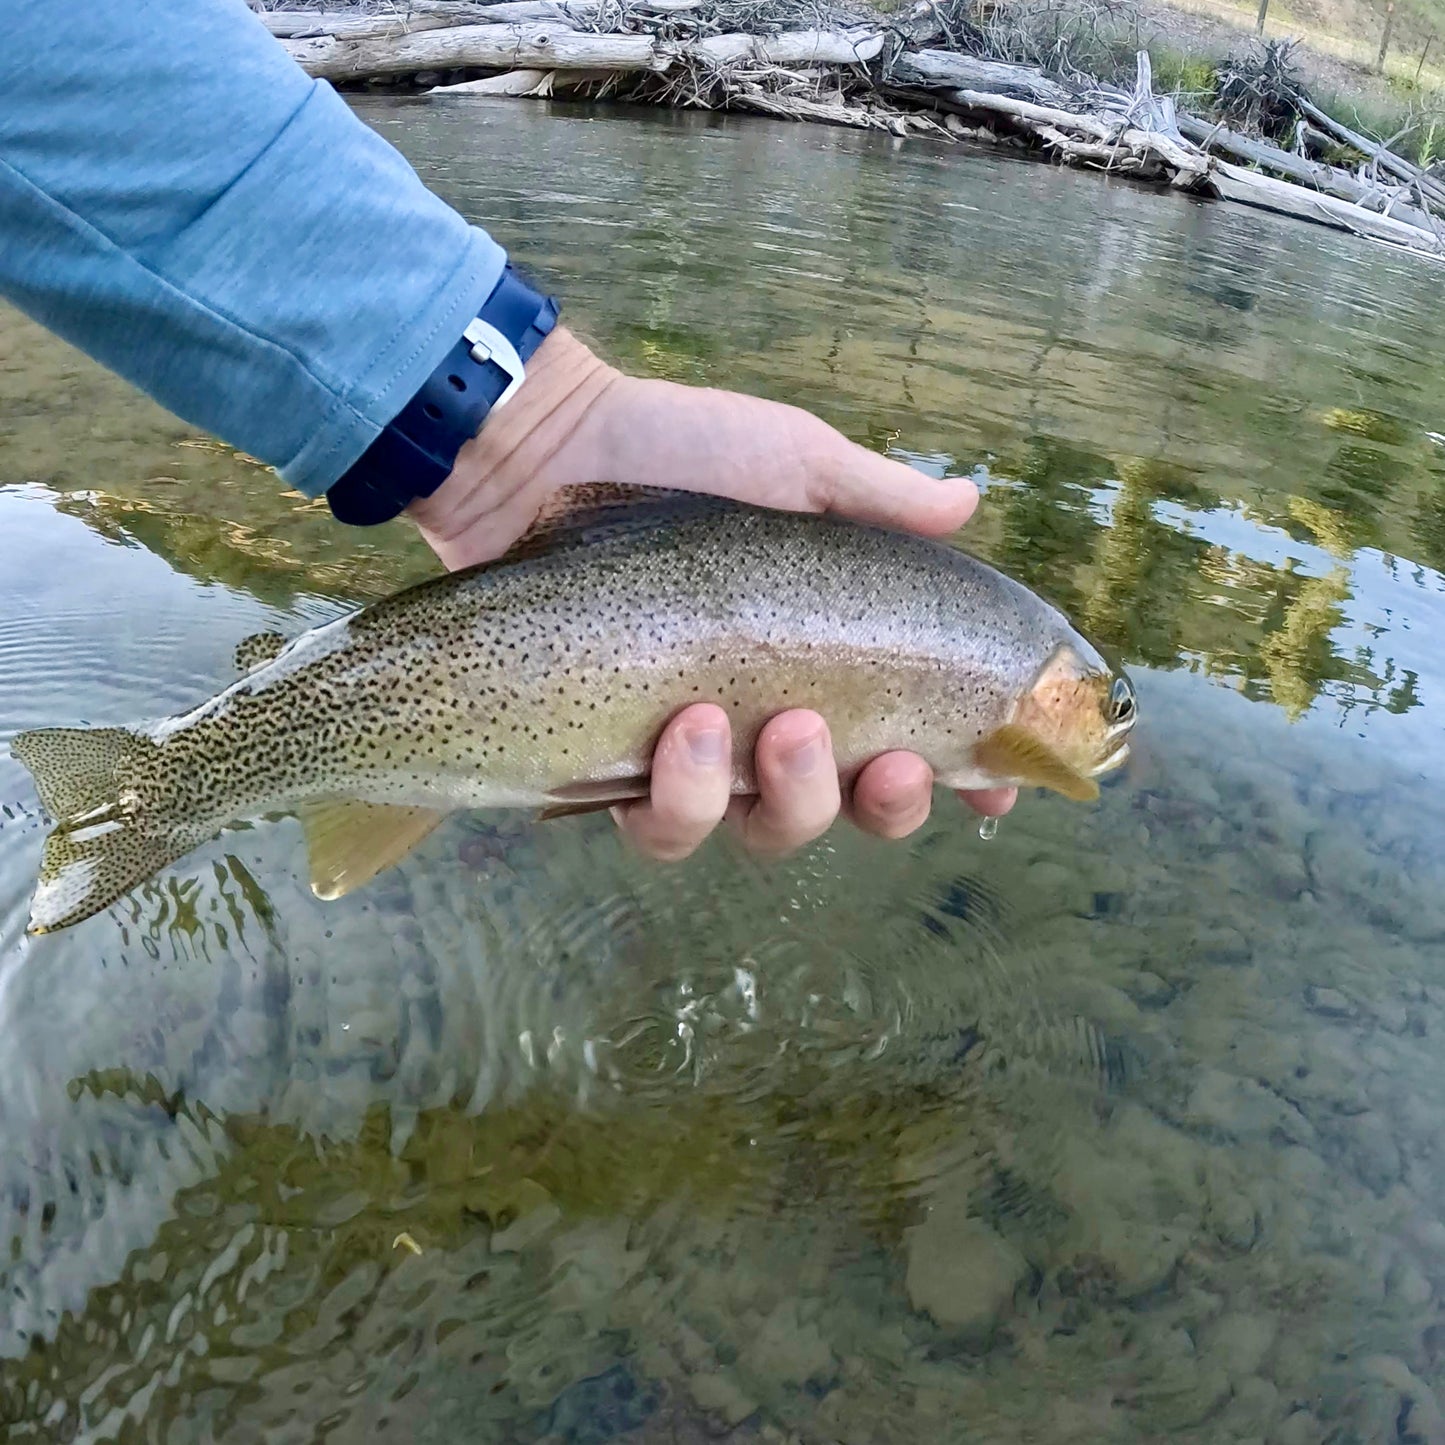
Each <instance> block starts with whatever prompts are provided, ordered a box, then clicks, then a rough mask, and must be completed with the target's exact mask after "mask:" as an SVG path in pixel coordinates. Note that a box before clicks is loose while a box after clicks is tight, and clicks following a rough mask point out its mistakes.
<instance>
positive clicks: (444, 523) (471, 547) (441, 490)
mask: <svg viewBox="0 0 1445 1445" xmlns="http://www.w3.org/2000/svg"><path fill="white" fill-rule="evenodd" d="M621 380H623V377H622V374H621V373H620V372H619V371H617V370H616V368H614V367H611V366H609V365H607V363H606V362H604V361H602V360H601V358H599V357H598V356H596V355H595V354H594V353H593V352H592V351H591V350H590V349H589V348H588V347H586V346H585V345H584V344H583V343H582V342H581V341H579V340H578V339H577V338H576V337H575V336H574V335H572V333H571V332H570V331H568V330H567V329H566V328H565V327H562V326H557V327H554V328H553V330H552V332H551V334H550V335H549V336H548V337H547V338H546V340H545V341H543V342H542V344H541V346H539V347H538V348H537V350H536V352H535V353H533V355H532V358H531V360H530V361H529V362H528V363H527V374H526V379H525V380H524V381H523V382H522V385H521V386H520V387H519V388H518V390H517V392H516V393H515V395H513V396H512V397H511V398H510V399H509V400H508V401H507V403H506V404H505V405H504V406H500V407H498V408H497V409H496V410H495V411H493V412H492V413H491V414H490V415H489V416H488V417H487V419H486V420H485V421H484V422H483V424H482V427H481V429H480V430H479V431H478V432H477V434H476V436H474V437H473V438H472V439H471V440H470V441H468V442H465V443H463V445H462V447H461V450H460V451H459V452H458V453H457V457H456V461H455V463H454V464H453V466H452V469H451V472H450V474H449V475H448V476H447V479H446V480H445V481H444V482H443V483H442V484H441V486H440V487H438V488H437V490H436V491H435V492H433V493H432V495H431V496H429V497H421V498H418V499H417V500H416V501H414V502H413V503H412V504H411V505H410V506H409V507H408V508H407V509H406V510H407V515H408V516H410V517H411V519H412V520H413V521H414V522H415V523H416V524H417V526H418V527H419V528H420V529H421V531H422V533H423V535H424V536H425V537H426V539H427V541H428V542H429V543H430V545H431V546H432V548H433V550H434V551H436V553H437V554H438V556H440V557H441V559H442V561H443V562H444V563H446V564H447V565H448V566H449V567H464V566H469V565H471V564H472V563H473V562H478V561H485V560H488V559H489V558H491V557H495V556H498V555H500V554H501V553H502V552H504V551H505V550H506V549H507V548H508V547H509V546H510V545H511V544H512V542H514V541H515V540H516V539H517V538H518V537H520V536H521V535H522V533H523V532H524V531H526V529H527V527H528V526H530V525H531V523H532V521H533V520H534V519H535V518H536V516H537V514H538V512H539V511H540V510H541V509H542V506H543V505H544V503H545V502H546V499H547V497H548V495H549V494H550V493H552V492H554V491H556V490H557V488H559V487H563V486H569V485H572V484H574V483H577V482H590V481H611V480H615V478H614V477H613V476H612V475H611V473H612V471H613V466H612V461H611V452H612V446H611V433H612V429H611V427H610V426H609V425H608V422H607V412H608V407H607V405H606V404H605V403H606V399H608V398H609V397H610V396H611V395H612V394H613V392H614V388H615V387H616V385H617V383H618V382H619V381H621Z"/></svg>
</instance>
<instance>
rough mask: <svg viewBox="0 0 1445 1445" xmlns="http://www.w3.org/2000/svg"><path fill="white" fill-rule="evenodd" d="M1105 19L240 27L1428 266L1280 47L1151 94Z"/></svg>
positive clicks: (495, 17)
mask: <svg viewBox="0 0 1445 1445" xmlns="http://www.w3.org/2000/svg"><path fill="white" fill-rule="evenodd" d="M1123 15H1124V20H1123V23H1124V24H1125V25H1126V26H1127V25H1128V24H1131V23H1132V25H1133V33H1132V35H1129V34H1127V33H1126V31H1125V30H1121V29H1120V25H1121V13H1120V12H1119V11H1117V10H1109V11H1107V12H1098V13H1095V12H1090V11H1085V10H1080V9H1077V8H1074V9H1058V8H1056V7H1054V5H1053V3H1052V0H1017V3H1015V4H1012V5H1010V6H1008V7H996V8H992V9H986V10H985V9H980V8H979V7H978V6H977V5H975V4H972V3H969V0H915V3H912V4H911V5H910V6H909V8H907V9H906V10H902V11H900V12H898V13H895V14H892V15H887V16H881V15H879V14H878V13H877V12H875V11H871V10H862V9H858V8H856V7H854V6H851V5H850V4H848V3H847V0H624V3H621V4H618V3H615V0H501V3H492V4H462V3H457V0H412V4H411V5H410V7H409V8H408V9H407V10H406V11H405V12H402V11H398V10H370V9H366V8H364V7H363V6H355V5H353V6H351V7H349V8H347V9H343V10H320V9H316V8H310V9H286V10H268V11H264V12H262V13H261V14H260V16H259V18H260V19H261V20H262V22H263V23H265V24H266V25H267V26H268V28H269V29H270V30H271V32H272V33H273V34H274V35H276V36H277V37H278V39H279V40H280V41H281V43H282V44H283V45H285V46H286V47H287V49H288V50H289V51H290V52H291V54H292V55H293V56H294V57H295V58H296V60H297V61H298V62H299V63H300V64H301V65H302V66H303V67H304V68H305V69H306V70H307V71H308V72H309V73H310V74H312V75H315V76H318V77H320V78H323V79H326V80H328V81H330V82H332V83H333V84H335V85H337V86H340V87H343V88H346V87H353V88H354V87H363V88H380V89H391V90H396V89H400V90H409V91H424V92H427V93H429V94H434V95H446V96H454V95H489V96H514V97H560V96H567V95H571V96H577V97H582V98H594V99H595V98H602V97H611V98H616V99H623V100H629V101H638V102H647V103H653V104H666V105H676V106H688V107H700V108H706V109H725V110H744V111H753V112H756V113H760V114H766V115H773V116H779V117H783V118H787V119H793V120H812V121H819V122H823V123H827V124H833V125H846V126H854V127H860V128H869V129H881V130H887V131H889V132H891V133H892V134H894V135H896V136H899V137H907V136H910V135H912V136H923V137H928V138H931V139H934V140H938V141H944V142H954V141H969V142H975V143H987V144H994V145H997V144H1009V145H1016V146H1021V147H1024V148H1027V149H1032V150H1037V151H1040V152H1042V153H1044V154H1046V155H1048V156H1049V157H1051V158H1055V159H1058V160H1060V161H1062V162H1064V163H1068V164H1074V165H1081V166H1086V167H1090V168H1094V169H1098V170H1105V171H1111V172H1116V173H1119V174H1124V175H1129V176H1132V177H1135V178H1138V179H1140V180H1144V181H1149V182H1154V183H1158V184H1165V185H1169V186H1172V187H1175V188H1180V189H1184V190H1188V191H1192V192H1196V193H1198V194H1201V195H1204V196H1211V197H1215V198H1220V199H1225V200H1230V201H1237V202H1242V203H1245V204H1249V205H1254V206H1259V207H1262V208H1264V209H1267V210H1272V211H1277V212H1282V213H1284V214H1287V215H1291V216H1296V217H1299V218H1301V219H1305V220H1310V221H1313V222H1318V223H1321V224H1325V225H1330V226H1334V227H1336V228H1338V229H1342V230H1346V231H1350V232H1353V233H1354V234H1356V235H1360V236H1367V237H1370V238H1372V239H1374V240H1378V241H1382V242H1385V243H1387V244H1390V245H1394V246H1398V247H1402V248H1405V249H1407V250H1410V251H1413V252H1416V253H1418V254H1421V255H1426V256H1431V257H1434V258H1436V259H1445V178H1439V177H1437V176H1436V175H1435V174H1434V172H1433V170H1432V169H1431V168H1430V167H1429V166H1428V164H1427V165H1426V166H1423V167H1422V166H1420V165H1417V164H1415V162H1414V161H1412V160H1410V159H1408V158H1407V157H1406V156H1405V155H1404V154H1402V153H1400V152H1399V151H1392V150H1390V149H1388V148H1387V147H1386V146H1385V145H1382V144H1381V143H1380V142H1378V141H1377V140H1375V139H1374V138H1373V137H1370V136H1367V135H1364V134H1362V133H1360V132H1359V131H1357V130H1354V129H1352V128H1351V127H1349V126H1346V125H1341V124H1340V123H1339V122H1338V121H1336V120H1335V119H1334V118H1333V117H1332V116H1330V115H1329V114H1328V113H1327V112H1325V111H1324V110H1323V109H1321V108H1320V107H1318V106H1316V105H1315V104H1314V103H1313V101H1312V100H1311V99H1310V95H1309V92H1308V88H1307V87H1306V85H1305V83H1304V81H1303V78H1302V76H1301V75H1300V73H1299V71H1298V70H1297V69H1296V67H1295V63H1294V50H1293V48H1292V47H1291V46H1290V45H1289V44H1287V43H1279V42H1268V43H1266V44H1265V45H1263V46H1256V47H1254V48H1253V49H1252V50H1251V51H1249V52H1242V53H1233V54H1231V55H1229V56H1228V57H1226V58H1225V60H1223V61H1222V62H1220V63H1219V64H1218V65H1216V66H1214V67H1212V68H1211V67H1205V66H1203V64H1202V62H1201V63H1200V64H1199V65H1197V66H1195V67H1194V68H1193V69H1192V70H1191V68H1190V65H1189V64H1188V63H1186V64H1183V65H1179V64H1177V63H1176V64H1175V65H1174V67H1173V68H1174V70H1175V71H1176V73H1175V74H1174V75H1173V76H1172V77H1170V78H1168V79H1167V80H1166V82H1165V83H1163V84H1157V85H1156V82H1155V79H1154V69H1153V61H1152V58H1151V53H1150V49H1149V48H1148V46H1147V45H1145V44H1144V43H1143V34H1142V32H1141V30H1140V28H1139V27H1140V26H1141V24H1142V23H1143V21H1142V19H1141V16H1140V14H1139V12H1137V11H1135V10H1133V9H1130V10H1128V11H1127V12H1123ZM1126 43H1127V44H1128V45H1129V46H1130V47H1131V48H1130V49H1129V50H1128V51H1127V55H1128V60H1129V64H1130V69H1131V74H1130V76H1129V79H1128V81H1127V82H1124V83H1121V78H1120V76H1119V71H1120V70H1121V68H1122V66H1123V64H1124V63H1125V62H1124V57H1125V54H1126V52H1125V50H1124V49H1123V47H1124V45H1125V44H1126ZM1191 112H1192V113H1191ZM1280 143H1282V144H1280ZM1286 147H1288V148H1286ZM1426 160H1427V162H1428V157H1426Z"/></svg>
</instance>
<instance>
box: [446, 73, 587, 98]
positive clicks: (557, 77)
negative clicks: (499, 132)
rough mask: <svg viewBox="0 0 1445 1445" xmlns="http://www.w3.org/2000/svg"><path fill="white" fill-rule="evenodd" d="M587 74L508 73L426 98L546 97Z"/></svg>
mask: <svg viewBox="0 0 1445 1445" xmlns="http://www.w3.org/2000/svg"><path fill="white" fill-rule="evenodd" d="M590 74H592V72H590V71H579V70H508V71H505V72H503V74H501V75H489V76H487V77H485V78H484V79H482V80H464V81H461V82H460V83H459V84H457V85H434V86H432V88H431V89H430V90H429V91H427V94H428V95H535V96H548V95H552V94H554V93H555V92H556V91H558V90H566V89H567V88H568V87H569V86H571V85H575V84H577V83H578V82H579V81H580V80H582V79H584V78H585V77H586V76H588V75H590Z"/></svg>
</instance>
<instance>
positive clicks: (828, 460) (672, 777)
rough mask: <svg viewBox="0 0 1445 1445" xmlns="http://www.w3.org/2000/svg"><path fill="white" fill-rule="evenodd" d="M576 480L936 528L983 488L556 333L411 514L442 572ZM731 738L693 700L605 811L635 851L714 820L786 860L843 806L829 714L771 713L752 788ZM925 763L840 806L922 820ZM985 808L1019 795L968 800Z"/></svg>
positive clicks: (673, 846)
mask: <svg viewBox="0 0 1445 1445" xmlns="http://www.w3.org/2000/svg"><path fill="white" fill-rule="evenodd" d="M586 482H617V483H624V484H627V485H632V486H652V487H673V488H678V489H682V490H688V491H697V492H708V493H712V494H714V495H716V496H721V497H731V498H733V499H734V500H737V501H741V502H751V503H753V504H754V505H756V506H764V507H777V508H781V509H783V510H788V511H807V512H833V513H837V514H839V515H842V516H847V517H852V518H854V519H855V520H857V521H861V522H873V523H877V524H879V525H881V526H889V527H897V528H900V529H905V530H909V531H914V532H921V533H924V534H928V535H943V534H946V533H949V532H952V531H954V530H956V529H957V528H958V527H961V526H962V525H963V524H964V522H966V521H967V520H968V518H969V517H970V516H972V515H973V510H974V508H975V506H977V504H978V492H977V489H976V488H975V487H974V485H973V483H972V482H970V481H968V480H966V479H961V478H949V479H946V480H937V479H935V478H932V477H928V476H925V475H923V474H922V473H920V472H917V471H914V470H913V468H911V467H907V466H904V465H903V464H902V463H901V462H895V461H892V460H890V459H889V458H887V457H882V456H879V455H878V454H877V453H876V452H871V451H869V450H868V449H867V448H866V447H861V446H858V445H856V444H855V443H853V442H850V441H849V440H848V439H847V438H846V437H844V436H843V435H842V434H841V433H839V432H837V431H835V430H834V429H833V428H832V427H830V426H828V425H827V424H826V423H825V422H823V421H821V420H819V419H818V418H817V417H815V416H812V415H811V414H809V413H808V412H805V411H801V410H799V409H798V408H796V407H790V406H783V405H780V404H779V403H777V402H770V401H763V400H761V399H759V398H757V397H751V396H743V395H740V394H737V393H734V392H726V391H715V390H710V389H704V388H698V387H689V386H680V385H678V384H676V383H674V382H668V381H655V380H644V379H640V378H637V377H629V376H624V375H623V374H622V373H621V372H619V371H618V370H616V368H614V367H611V366H608V365H607V364H606V363H605V362H603V361H601V360H600V359H599V358H598V357H597V356H595V355H594V354H593V353H592V352H591V351H589V350H588V348H587V347H585V346H584V345H583V344H582V343H581V342H580V341H578V340H577V339H576V338H575V337H574V336H572V335H571V334H570V333H569V332H567V331H566V330H565V329H563V328H561V327H559V328H557V329H556V330H555V331H553V333H552V334H551V335H550V336H549V337H548V338H547V340H546V341H544V342H543V343H542V345H541V347H540V348H539V349H538V350H537V352H536V354H535V355H534V356H533V357H532V360H531V362H530V363H529V365H528V369H527V379H526V381H525V382H523V384H522V386H521V387H520V388H519V389H518V391H517V394H516V396H514V397H513V398H512V399H511V400H510V401H509V402H508V403H507V405H506V406H504V407H501V408H500V409H499V410H497V411H496V412H495V413H493V415H492V416H490V417H489V418H488V419H487V423H486V425H485V426H484V427H483V428H482V429H481V431H480V432H479V433H478V434H477V436H476V437H474V438H473V439H472V440H471V441H470V442H468V443H467V444H466V445H465V446H464V447H463V448H462V450H461V451H460V452H459V453H458V455H457V460H456V465H455V466H454V467H453V469H452V473H451V475H450V476H449V477H448V478H447V480H446V481H445V482H443V483H442V485H441V486H440V487H439V488H438V489H437V491H436V492H434V493H433V494H432V495H431V496H430V497H426V498H423V499H421V500H420V501H417V502H415V503H413V504H412V506H411V507H410V508H409V509H408V510H409V513H410V515H411V517H412V519H413V520H414V521H415V522H416V524H417V526H418V527H419V528H420V530H421V533H422V536H423V537H425V539H426V540H427V542H428V543H429V544H430V546H431V547H432V550H433V551H435V552H436V554H437V556H438V557H440V558H441V560H442V562H443V563H444V564H445V565H446V566H448V567H450V568H458V567H468V566H471V565H472V564H473V563H476V562H484V561H488V560H490V559H491V558H493V557H497V556H500V555H501V554H502V553H503V552H505V551H506V549H507V548H508V547H509V546H511V544H512V543H513V542H514V541H516V540H517V539H518V538H519V537H520V536H522V534H523V533H524V532H526V530H527V528H528V527H530V526H531V524H532V523H533V522H534V521H535V520H536V518H537V516H538V514H539V513H540V512H541V511H542V510H543V508H544V507H545V506H546V505H547V503H548V501H549V499H550V498H551V497H552V496H553V495H554V494H555V493H556V492H557V491H559V490H560V489H561V488H563V487H567V486H573V485H577V484H580V483H586ZM730 756H731V738H730V735H729V731H728V720H727V717H726V715H725V714H724V713H723V711H722V709H721V708H718V707H714V706H712V705H711V704H697V705H695V706H693V707H689V708H685V709H684V710H683V711H682V712H681V713H679V714H678V716H677V717H675V718H674V719H673V720H672V721H671V722H670V723H669V724H668V726H667V728H666V729H665V730H664V732H663V734H662V737H661V738H660V739H659V741H658V744H657V748H656V750H655V751H654V754H653V767H652V791H651V796H650V797H648V798H647V799H644V800H641V801H639V802H636V803H629V804H626V805H624V806H621V807H619V808H616V809H614V814H615V816H616V817H617V818H618V821H619V823H620V825H621V827H622V829H623V831H624V832H625V833H626V834H627V835H628V837H629V838H631V839H632V841H633V842H634V843H635V844H637V846H638V847H640V848H641V849H642V850H643V851H644V852H647V853H649V854H651V855H652V856H653V857H657V858H667V859H675V858H682V857H685V856H686V855H687V854H688V853H691V852H692V851H693V850H694V849H695V848H696V847H697V846H698V845H699V844H700V843H701V842H702V841H703V839H704V838H706V837H707V835H708V834H709V833H710V832H711V831H712V829H713V828H714V827H716V826H717V824H718V822H719V821H721V820H722V818H723V817H724V816H727V818H728V819H729V821H730V822H731V823H732V824H733V825H734V826H735V827H736V828H737V829H738V831H739V832H740V833H741V835H742V837H743V838H744V840H745V841H746V842H747V843H748V845H749V846H750V847H753V848H755V849H758V850H759V851H763V852H768V853H785V852H788V851H790V850H791V849H794V848H797V847H800V846H802V844H804V843H807V842H809V841H810V840H812V839H813V838H816V837H818V836H820V835H821V834H822V833H824V832H826V831H827V829H828V828H829V826H830V825H831V824H832V822H833V820H834V819H835V818H836V817H837V815H838V814H839V812H840V811H845V808H844V802H843V798H842V784H841V783H840V780H839V777H838V769H837V765H836V763H835V762H834V759H833V750H832V743H831V741H830V739H829V737H828V730H827V725H826V723H825V722H824V721H823V719H822V718H821V717H820V716H819V715H818V714H817V713H815V712H810V711H807V710H804V709H793V710H791V711H788V712H783V713H779V714H778V715H777V716H776V717H774V718H773V719H772V720H771V721H770V722H769V723H768V725H767V726H766V727H765V728H764V729H763V731H762V734H761V735H760V737H759V738H758V743H757V749H756V752H755V755H754V766H755V771H756V774H757V779H758V796H757V797H756V798H746V799H744V798H736V799H735V798H731V797H730V794H729V787H730V781H731V769H730V766H729V763H728V759H729V758H730ZM932 789H933V774H932V772H931V770H930V769H929V767H928V764H927V763H926V762H924V760H923V759H922V758H920V757H918V756H916V755H915V754H913V753H906V752H894V753H885V754H884V755H883V756H881V757H878V758H874V759H873V760H872V761H871V762H869V763H868V764H867V765H866V766H865V767H864V768H862V769H861V770H860V771H859V773H858V775H857V776H856V778H854V779H853V780H852V788H851V796H850V798H849V800H848V803H847V807H846V812H847V813H848V816H849V817H851V818H852V820H853V821H854V822H855V823H856V824H857V825H858V826H859V827H861V828H863V829H864V830H865V831H867V832H870V833H874V834H877V835H878V836H880V837H884V838H901V837H903V836H905V835H906V834H908V833H911V832H913V830H914V829H916V828H918V827H919V826H920V825H921V824H922V823H923V822H924V820H925V819H926V818H927V817H928V812H929V807H930V803H931V800H932ZM961 796H962V797H963V798H964V800H965V802H967V803H969V804H970V806H972V807H973V808H974V809H976V810H977V811H978V812H980V813H982V814H984V815H985V816H998V815H1000V814H1003V813H1006V812H1008V810H1009V809H1010V808H1011V807H1012V806H1013V802H1014V798H1015V796H1016V794H1015V791H1014V790H1013V789H1011V788H1001V789H992V790H989V791H986V792H975V793H966V794H962V795H961Z"/></svg>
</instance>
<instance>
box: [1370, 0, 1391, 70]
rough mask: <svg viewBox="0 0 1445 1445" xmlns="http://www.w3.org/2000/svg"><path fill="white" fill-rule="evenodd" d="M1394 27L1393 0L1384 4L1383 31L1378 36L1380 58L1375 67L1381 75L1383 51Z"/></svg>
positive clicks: (1383, 68) (1383, 58)
mask: <svg viewBox="0 0 1445 1445" xmlns="http://www.w3.org/2000/svg"><path fill="white" fill-rule="evenodd" d="M1394 28H1395V0H1390V3H1389V4H1388V5H1387V6H1385V33H1384V34H1383V35H1382V36H1380V58H1379V59H1378V60H1377V61H1376V62H1375V69H1376V70H1378V71H1379V72H1380V74H1381V75H1383V74H1384V73H1385V52H1386V51H1387V50H1388V49H1389V48H1390V32H1391V31H1392V30H1393V29H1394Z"/></svg>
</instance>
